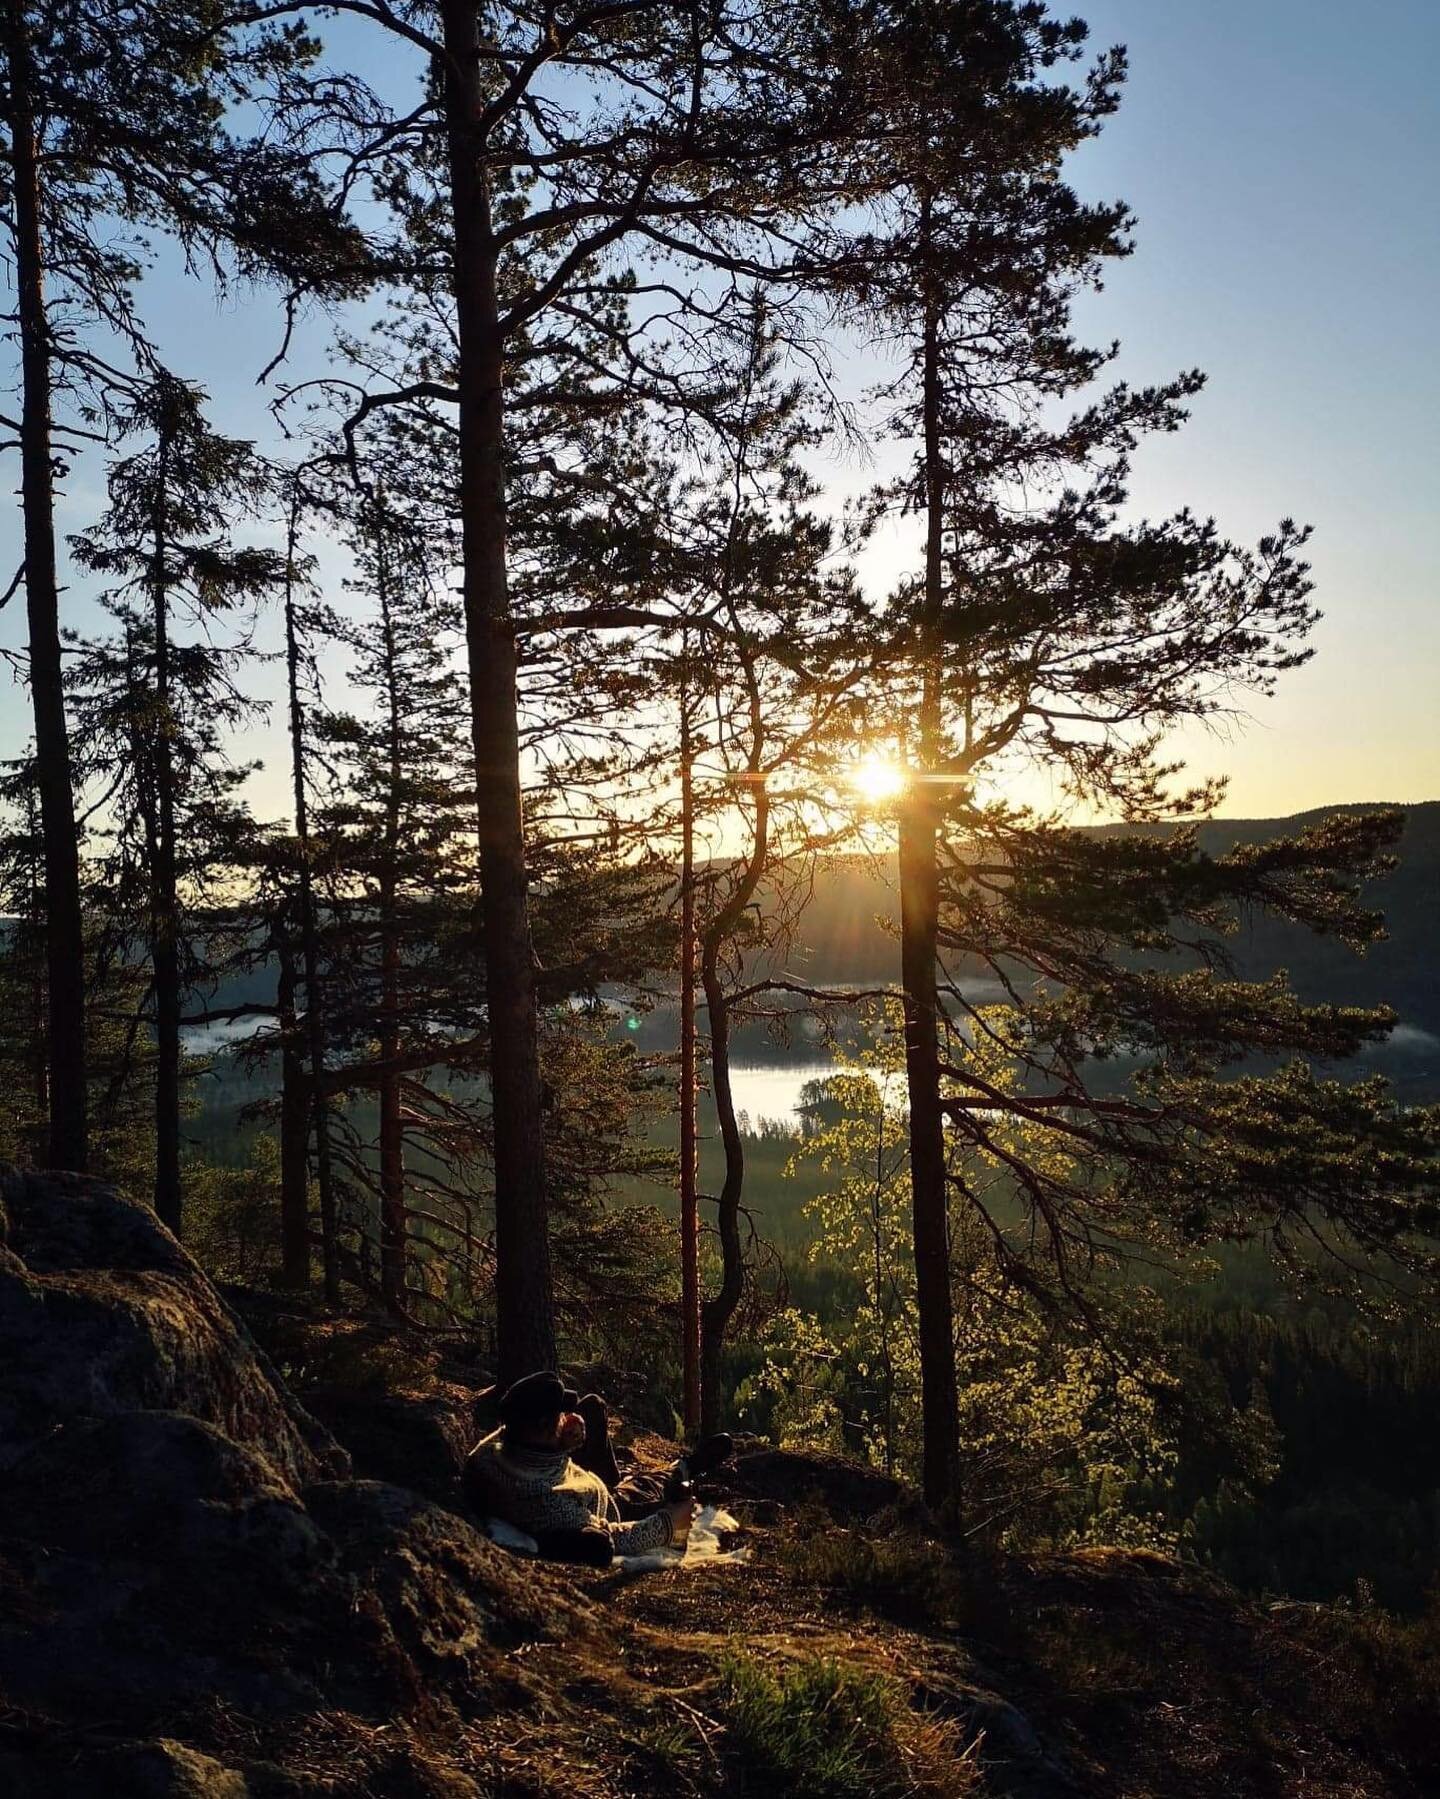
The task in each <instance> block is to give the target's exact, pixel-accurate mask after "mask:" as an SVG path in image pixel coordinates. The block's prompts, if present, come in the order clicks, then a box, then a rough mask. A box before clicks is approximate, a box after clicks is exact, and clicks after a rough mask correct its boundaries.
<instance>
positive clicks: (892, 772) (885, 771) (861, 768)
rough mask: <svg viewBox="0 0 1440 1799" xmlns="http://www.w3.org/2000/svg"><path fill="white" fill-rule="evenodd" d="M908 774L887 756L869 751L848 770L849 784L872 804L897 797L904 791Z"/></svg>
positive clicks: (876, 804) (881, 803) (879, 803)
mask: <svg viewBox="0 0 1440 1799" xmlns="http://www.w3.org/2000/svg"><path fill="white" fill-rule="evenodd" d="M907 781H908V776H907V775H906V772H905V769H904V767H903V765H902V764H900V763H899V762H896V761H894V760H893V759H892V758H891V757H889V756H881V755H878V754H875V753H874V752H871V753H870V754H868V755H865V756H862V757H861V759H860V760H859V761H858V762H857V763H856V764H855V766H854V768H853V769H852V770H851V771H850V785H851V786H852V787H853V788H854V789H855V791H856V793H858V794H859V795H860V797H861V799H863V800H867V801H868V802H869V803H870V804H871V805H872V806H880V805H883V804H884V803H885V802H886V801H887V800H895V799H899V797H900V795H901V794H902V793H903V792H904V791H905V787H906V783H907Z"/></svg>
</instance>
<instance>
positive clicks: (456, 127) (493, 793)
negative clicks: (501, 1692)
mask: <svg viewBox="0 0 1440 1799" xmlns="http://www.w3.org/2000/svg"><path fill="white" fill-rule="evenodd" d="M441 17H442V21H443V28H444V40H445V51H446V61H447V68H446V94H445V124H446V134H447V147H448V153H449V167H450V197H451V205H452V208H453V212H454V247H455V266H454V287H455V318H456V332H457V340H458V346H459V357H458V361H459V376H458V385H459V390H460V418H459V437H460V526H461V551H462V557H461V559H462V566H463V600H464V611H465V641H466V647H467V650H468V655H469V673H470V713H471V726H472V731H473V737H474V746H475V797H476V815H477V816H476V823H477V835H478V841H479V849H480V895H481V903H480V911H481V925H482V932H483V944H484V955H485V983H486V1010H487V1015H488V1020H489V1028H490V1086H491V1095H492V1101H493V1115H494V1156H495V1309H496V1330H497V1351H498V1358H499V1368H498V1374H499V1378H500V1380H501V1381H502V1382H504V1381H510V1380H513V1379H515V1378H516V1377H517V1376H518V1375H521V1374H524V1373H527V1372H528V1371H530V1370H531V1369H535V1368H546V1367H554V1365H555V1361H556V1346H555V1315H554V1297H553V1290H552V1284H551V1276H550V1242H549V1231H548V1224H547V1196H546V1186H545V1153H544V1151H545V1145H544V1127H543V1118H542V1109H541V1086H540V1034H539V1019H538V1015H537V1010H536V996H535V971H534V966H533V962H532V952H531V943H530V919H529V901H528V895H527V890H526V869H525V836H524V824H523V819H522V814H521V794H520V728H519V716H518V701H517V692H516V646H515V632H514V621H513V619H512V618H511V614H510V600H509V589H508V572H507V564H506V542H505V463H504V453H505V414H504V406H505V401H504V341H503V336H502V329H501V321H500V308H499V299H498V295H497V292H496V267H497V255H498V253H497V250H496V245H495V239H494V233H493V229H492V225H491V214H490V186H489V174H488V170H487V169H486V167H485V166H484V160H483V159H484V152H485V145H484V144H483V142H482V141H481V135H480V132H479V130H478V128H477V121H478V119H479V117H480V115H481V112H482V109H483V105H484V93H483V90H482V85H481V80H480V45H479V25H478V8H477V7H476V6H475V4H474V0H443V4H442V6H441Z"/></svg>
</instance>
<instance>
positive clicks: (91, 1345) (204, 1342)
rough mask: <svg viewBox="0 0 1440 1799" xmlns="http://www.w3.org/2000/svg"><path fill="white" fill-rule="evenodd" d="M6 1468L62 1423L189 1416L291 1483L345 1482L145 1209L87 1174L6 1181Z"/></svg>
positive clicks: (2, 1461) (1, 1396) (2, 1283)
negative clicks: (126, 1415) (147, 1414)
mask: <svg viewBox="0 0 1440 1799" xmlns="http://www.w3.org/2000/svg"><path fill="white" fill-rule="evenodd" d="M0 1253H3V1260H0V1370H3V1379H0V1470H3V1469H5V1468H6V1467H9V1466H11V1465H12V1464H14V1463H15V1462H16V1461H17V1460H18V1459H19V1458H20V1457H21V1456H22V1455H24V1454H25V1452H26V1451H27V1450H28V1449H30V1448H31V1447H33V1446H34V1445H35V1444H36V1443H37V1442H38V1441H39V1440H40V1439H41V1438H42V1437H44V1436H46V1435H48V1434H49V1433H50V1432H51V1431H52V1430H54V1429H55V1427H56V1426H57V1424H61V1423H64V1422H66V1421H68V1420H71V1419H77V1418H98V1417H104V1416H107V1415H109V1414H112V1413H117V1412H135V1411H160V1412H183V1413H185V1414H187V1415H188V1416H190V1417H192V1418H197V1419H200V1420H202V1421H203V1422H204V1423H207V1424H212V1425H214V1426H215V1427H216V1428H217V1429H218V1430H220V1431H223V1432H224V1434H225V1435H226V1436H228V1437H231V1438H233V1439H234V1440H235V1441H236V1442H239V1443H243V1444H244V1445H246V1446H247V1447H248V1448H251V1449H253V1450H255V1451H256V1452H257V1453H259V1454H260V1455H262V1456H264V1457H265V1459H266V1460H267V1461H268V1462H270V1463H271V1465H272V1466H273V1467H274V1469H275V1471H276V1472H277V1473H278V1474H279V1475H280V1476H281V1477H282V1478H284V1479H285V1480H287V1481H291V1482H295V1483H304V1482H305V1481H311V1480H318V1479H324V1478H326V1477H330V1478H334V1477H343V1476H344V1475H346V1474H348V1473H349V1463H348V1458H347V1457H346V1456H345V1453H344V1451H343V1450H342V1449H341V1448H340V1447H339V1445H338V1444H337V1443H336V1442H335V1440H334V1438H333V1437H332V1436H331V1435H330V1433H329V1432H328V1431H327V1430H325V1429H324V1428H323V1426H321V1425H320V1424H318V1423H317V1422H316V1421H315V1419H313V1418H312V1417H311V1416H310V1415H309V1413H307V1412H306V1411H305V1410H304V1409H303V1408H302V1407H301V1406H300V1405H298V1404H297V1403H296V1401H295V1400H294V1398H293V1397H292V1396H291V1394H290V1393H289V1392H288V1391H287V1389H286V1388H285V1386H284V1384H283V1383H282V1382H281V1381H280V1380H279V1379H278V1378H277V1377H276V1375H275V1374H274V1371H273V1370H272V1369H271V1367H270V1365H269V1363H268V1361H267V1360H266V1359H265V1357H264V1356H263V1355H262V1354H261V1352H260V1350H259V1349H258V1348H257V1346H256V1345H255V1343H254V1341H253V1340H252V1339H251V1337H250V1335H249V1333H248V1332H247V1331H246V1330H245V1328H244V1326H243V1325H242V1324H241V1323H240V1321H239V1320H238V1319H237V1318H236V1316H235V1314H234V1313H233V1312H232V1311H231V1310H230V1308H229V1307H228V1306H227V1305H226V1304H225V1303H224V1301H223V1300H222V1299H221V1298H220V1296H219V1294H218V1293H217V1292H216V1291H215V1289H214V1287H213V1286H212V1285H211V1283H210V1282H209V1280H207V1279H206V1277H205V1275H204V1274H203V1273H202V1272H201V1270H200V1268H199V1266H198V1264H197V1263H196V1262H195V1261H194V1259H193V1258H192V1257H191V1256H189V1255H188V1254H187V1253H186V1252H185V1250H183V1249H182V1248H181V1247H180V1245H179V1244H178V1243H177V1242H176V1241H175V1239H174V1237H172V1236H171V1234H170V1233H169V1231H167V1230H166V1229H165V1227H164V1225H162V1224H161V1223H160V1221H159V1219H158V1218H157V1217H156V1216H155V1214H154V1213H153V1212H152V1211H151V1210H150V1208H149V1207H148V1206H144V1205H141V1204H139V1203H138V1202H137V1201H135V1200H132V1199H128V1198H126V1197H125V1196H124V1195H123V1194H120V1193H117V1192H116V1191H115V1189H114V1188H113V1187H108V1186H106V1185H104V1184H103V1183H102V1182H99V1181H91V1180H86V1179H84V1178H83V1177H81V1176H78V1175H67V1174H53V1173H52V1174H34V1173H25V1174H21V1173H16V1172H14V1171H11V1172H8V1173H4V1174H0Z"/></svg>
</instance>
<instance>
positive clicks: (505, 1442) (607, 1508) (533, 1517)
mask: <svg viewBox="0 0 1440 1799" xmlns="http://www.w3.org/2000/svg"><path fill="white" fill-rule="evenodd" d="M499 1414H500V1428H499V1429H498V1430H495V1431H492V1432H491V1433H490V1435H489V1436H488V1437H482V1438H481V1439H480V1441H479V1442H478V1443H477V1444H476V1445H475V1447H474V1448H473V1449H472V1450H471V1451H470V1454H469V1456H468V1457H467V1458H466V1461H465V1497H466V1499H467V1500H468V1501H469V1503H470V1504H471V1505H472V1506H473V1507H474V1508H475V1510H476V1511H478V1512H480V1513H482V1514H483V1515H484V1516H486V1517H488V1518H494V1519H498V1520H500V1521H501V1522H502V1523H504V1524H508V1525H510V1526H511V1527H512V1528H513V1529H515V1530H519V1531H523V1532H524V1533H525V1534H526V1535H527V1536H530V1537H533V1538H534V1540H535V1542H536V1545H537V1546H538V1549H539V1553H540V1554H541V1555H542V1556H545V1557H546V1558H548V1559H549V1560H551V1561H562V1562H581V1563H584V1564H585V1565H587V1566H589V1567H602V1568H603V1567H608V1566H609V1565H610V1562H611V1560H612V1559H613V1558H614V1557H615V1556H617V1555H618V1556H624V1557H630V1556H636V1555H645V1554H647V1553H649V1552H651V1551H654V1550H661V1549H669V1548H683V1547H684V1545H685V1543H686V1540H687V1538H688V1537H689V1535H690V1527H691V1524H692V1522H693V1520H694V1517H695V1496H694V1489H693V1485H692V1483H693V1482H694V1481H695V1480H696V1479H698V1478H699V1477H701V1476H703V1475H705V1474H708V1473H709V1472H710V1471H711V1469H713V1468H717V1467H719V1465H720V1464H721V1463H722V1462H724V1461H727V1460H728V1459H729V1457H730V1455H731V1452H732V1450H733V1448H734V1444H733V1442H732V1440H731V1438H730V1437H729V1436H727V1435H725V1434H724V1433H723V1432H722V1433H721V1434H720V1435H719V1436H715V1437H706V1438H704V1439H703V1440H702V1441H701V1442H700V1443H698V1444H696V1446H695V1448H694V1449H693V1450H692V1451H691V1452H690V1454H689V1455H688V1456H684V1457H682V1458H681V1459H680V1460H679V1461H678V1462H676V1463H675V1464H674V1466H673V1467H671V1468H670V1470H669V1471H668V1472H667V1473H666V1475H665V1476H664V1477H663V1478H660V1479H657V1478H655V1477H654V1476H650V1475H643V1474H632V1475H628V1476H625V1477H622V1476H621V1473H620V1469H619V1466H618V1464H617V1463H616V1460H615V1451H614V1449H613V1448H612V1447H611V1443H610V1414H609V1411H608V1408H607V1407H606V1404H605V1401H604V1400H603V1399H602V1398H601V1397H600V1396H599V1394H598V1393H587V1394H586V1395H585V1397H584V1398H583V1399H582V1398H581V1397H580V1395H579V1394H578V1393H576V1392H575V1391H574V1390H573V1389H572V1388H569V1387H567V1386H566V1385H565V1383H564V1382H563V1381H562V1380H561V1379H560V1376H559V1375H558V1374H551V1373H549V1372H548V1371H541V1372H540V1373H537V1374H527V1375H526V1376H525V1378H524V1379H523V1380H518V1381H516V1382H515V1384H514V1386H512V1387H510V1388H508V1389H507V1391H506V1392H505V1393H504V1394H503V1395H502V1396H501V1399H500V1404H499Z"/></svg>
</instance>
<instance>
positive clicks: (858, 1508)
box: [706, 1449, 904, 1523]
mask: <svg viewBox="0 0 1440 1799" xmlns="http://www.w3.org/2000/svg"><path fill="white" fill-rule="evenodd" d="M712 1484H713V1485H715V1486H717V1487H719V1488H722V1489H723V1491H724V1492H725V1494H726V1496H727V1497H729V1498H734V1499H749V1500H758V1501H761V1502H765V1503H770V1504H773V1503H775V1502H779V1503H780V1504H782V1505H794V1504H799V1503H801V1502H803V1501H807V1500H808V1501H815V1502H817V1503H819V1504H820V1505H821V1506H823V1508H824V1509H825V1511H827V1512H828V1513H829V1514H830V1516H831V1517H832V1518H836V1519H839V1520H840V1521H841V1522H842V1523H863V1522H864V1521H865V1520H866V1519H868V1518H873V1517H874V1516H875V1514H876V1513H877V1512H882V1511H885V1510H886V1509H887V1508H888V1507H891V1506H894V1505H896V1504H897V1503H899V1501H900V1500H901V1498H902V1497H903V1494H904V1489H903V1488H902V1487H901V1485H900V1482H899V1481H898V1480H892V1479H891V1478H890V1476H889V1475H886V1474H880V1473H877V1472H876V1471H875V1470H874V1469H872V1468H863V1467H861V1466H860V1465H859V1464H858V1463H857V1462H847V1461H844V1460H843V1459H842V1458H841V1457H840V1456H831V1455H813V1454H806V1455H797V1454H794V1453H793V1452H792V1451H790V1450H787V1449H754V1450H744V1451H742V1452H741V1453H739V1454H737V1455H736V1457H735V1460H734V1462H733V1463H732V1464H731V1465H730V1466H729V1467H727V1468H725V1469H722V1470H721V1471H720V1472H719V1473H717V1474H716V1475H714V1476H713V1477H712V1479H711V1480H709V1481H707V1482H706V1485H707V1487H708V1486H710V1485H712Z"/></svg>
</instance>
